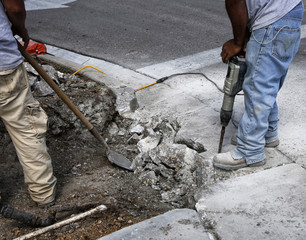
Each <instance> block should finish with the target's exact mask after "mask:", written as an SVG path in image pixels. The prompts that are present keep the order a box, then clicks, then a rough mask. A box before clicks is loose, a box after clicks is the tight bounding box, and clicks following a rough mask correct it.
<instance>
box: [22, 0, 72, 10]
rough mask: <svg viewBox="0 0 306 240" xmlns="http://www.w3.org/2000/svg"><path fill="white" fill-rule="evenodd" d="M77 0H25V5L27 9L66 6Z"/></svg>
mask: <svg viewBox="0 0 306 240" xmlns="http://www.w3.org/2000/svg"><path fill="white" fill-rule="evenodd" d="M75 1H76V0H40V1H38V0H25V2H24V3H25V7H26V10H27V11H32V10H42V9H53V8H66V7H68V6H65V4H67V3H71V2H75Z"/></svg>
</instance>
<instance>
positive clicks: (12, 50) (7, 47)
mask: <svg viewBox="0 0 306 240" xmlns="http://www.w3.org/2000/svg"><path fill="white" fill-rule="evenodd" d="M22 62H23V57H22V55H21V53H20V52H19V50H18V46H17V43H16V40H15V38H14V36H13V33H12V30H11V24H10V22H9V20H8V18H7V15H6V13H5V10H4V6H3V4H2V1H1V0H0V71H5V70H10V69H13V68H15V67H17V66H18V65H20V64H21V63H22Z"/></svg>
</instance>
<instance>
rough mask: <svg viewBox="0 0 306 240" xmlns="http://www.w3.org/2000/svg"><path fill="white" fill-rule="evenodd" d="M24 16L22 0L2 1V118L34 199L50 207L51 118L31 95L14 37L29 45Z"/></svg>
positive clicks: (52, 187)
mask: <svg viewBox="0 0 306 240" xmlns="http://www.w3.org/2000/svg"><path fill="white" fill-rule="evenodd" d="M25 17H26V12H25V8H24V1H23V0H0V117H1V119H2V121H3V123H4V125H5V127H6V129H7V131H8V132H9V134H10V136H11V138H12V141H13V143H14V146H15V149H16V152H17V155H18V158H19V161H20V163H21V165H22V167H23V172H24V177H25V182H26V183H27V185H28V189H29V193H30V196H31V198H32V199H33V200H34V201H35V202H36V203H37V204H38V205H39V206H48V205H52V204H53V203H54V200H55V185H56V178H55V177H54V176H53V169H52V165H51V158H50V156H49V154H48V152H47V147H46V143H45V134H46V130H47V121H48V118H47V115H46V113H45V112H44V110H43V109H42V108H41V107H40V105H39V102H37V101H36V100H35V99H34V98H33V96H32V94H31V91H30V88H29V83H28V78H27V73H26V71H25V68H24V66H23V58H22V56H21V54H20V52H19V51H18V47H17V43H16V41H15V38H14V37H13V32H14V34H18V35H19V36H20V37H22V39H23V41H24V42H25V47H26V46H27V45H28V42H29V36H28V33H27V30H26V28H25V25H24V23H25ZM10 24H11V26H12V30H13V32H12V30H11V26H10ZM0 184H1V183H0Z"/></svg>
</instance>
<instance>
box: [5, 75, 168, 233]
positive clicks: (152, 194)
mask: <svg viewBox="0 0 306 240" xmlns="http://www.w3.org/2000/svg"><path fill="white" fill-rule="evenodd" d="M83 80H84V81H86V79H83ZM83 80H82V81H83ZM82 91H83V93H84V91H90V95H86V94H83V93H82V92H81V91H80V93H79V94H77V93H76V92H74V99H80V100H82V98H86V97H88V96H92V97H93V98H94V96H95V95H94V94H95V91H93V90H92V89H91V90H86V89H85V90H82ZM37 99H38V100H39V101H40V102H41V105H42V106H43V108H45V110H46V111H47V113H48V115H49V117H50V114H52V109H48V108H49V107H48V106H50V104H52V103H54V102H56V101H55V100H56V97H54V96H50V97H40V98H37ZM50 102H51V103H50ZM113 117H114V118H116V116H113ZM118 118H119V117H118V116H117V120H118ZM120 120H121V121H120V123H121V124H123V125H124V124H129V123H128V120H123V119H120ZM104 128H105V126H104ZM84 129H85V127H84ZM84 129H83V130H82V131H79V130H77V129H75V128H73V127H71V126H69V127H68V128H67V129H65V130H64V131H62V132H61V133H59V134H58V135H54V134H50V133H48V135H47V145H48V148H49V153H50V155H51V157H52V160H53V166H54V173H55V176H56V177H57V179H58V184H57V198H56V203H55V204H56V206H74V205H78V206H84V205H88V204H91V206H89V207H88V208H90V207H93V206H98V205H101V204H104V205H106V206H107V208H108V209H107V210H106V211H104V212H101V213H98V214H95V215H92V216H90V217H87V218H85V219H83V220H81V221H78V222H75V223H72V224H69V225H66V226H64V227H61V228H59V229H56V230H54V231H52V232H48V233H45V234H42V235H40V236H37V237H35V239H97V238H99V237H102V236H104V235H107V234H109V233H111V232H114V231H117V230H119V229H121V228H123V227H126V226H129V225H132V224H134V223H137V222H139V221H142V220H144V219H147V218H150V217H153V216H156V215H158V214H161V213H164V212H166V211H168V210H170V209H172V208H173V207H172V206H171V205H170V204H168V203H163V202H161V196H160V193H159V191H156V190H154V189H152V188H151V187H149V186H144V185H142V184H141V183H140V181H139V179H138V178H137V176H135V175H134V173H133V172H129V171H127V170H123V169H120V168H118V167H116V166H113V165H111V164H110V163H109V162H108V160H107V159H106V158H105V155H104V150H103V148H102V146H101V144H100V143H99V142H98V141H97V140H96V139H95V138H94V137H93V136H91V135H90V134H89V133H88V132H87V130H84ZM99 131H102V129H101V128H100V129H99ZM0 136H1V138H2V139H4V140H5V142H6V143H7V144H6V146H5V148H3V149H2V150H1V149H0V150H1V151H2V152H1V151H0V153H1V154H2V156H1V158H0V183H1V185H0V191H1V196H2V200H3V201H4V202H7V203H9V204H11V205H13V206H14V207H15V208H17V209H21V210H25V211H28V212H30V213H33V214H36V215H38V216H41V217H47V216H48V215H49V214H50V212H49V211H48V210H47V209H41V208H38V207H37V206H36V204H35V203H34V202H33V201H32V200H31V198H30V197H29V194H28V192H27V186H26V185H25V184H24V180H23V173H22V169H21V166H20V164H19V162H18V158H17V156H16V154H15V150H14V148H13V145H12V143H10V140H9V138H8V135H7V133H5V132H0ZM125 141H126V139H122V141H121V142H113V143H112V142H110V143H109V144H110V147H111V148H112V149H113V150H116V151H118V152H120V153H122V154H123V155H125V156H127V157H128V158H129V159H133V157H134V156H135V155H136V154H137V150H136V147H135V146H131V145H129V146H128V147H127V148H125V149H124V148H123V147H122V146H124V145H125ZM1 147H2V146H0V148H1ZM122 151H124V152H122ZM85 210H86V207H84V208H83V209H82V210H81V212H84V211H85ZM72 214H76V212H58V213H57V215H56V217H57V221H60V220H63V219H66V218H69V217H70V216H71V215H72ZM35 230H36V229H35V228H32V227H29V226H26V225H24V224H22V223H19V222H16V221H15V220H9V219H5V218H2V217H0V239H13V238H15V237H18V236H22V235H24V234H27V233H30V232H33V231H35Z"/></svg>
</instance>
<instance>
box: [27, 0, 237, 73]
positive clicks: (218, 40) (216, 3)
mask: <svg viewBox="0 0 306 240" xmlns="http://www.w3.org/2000/svg"><path fill="white" fill-rule="evenodd" d="M31 2H32V3H33V4H34V5H37V6H42V7H43V6H44V5H45V6H47V5H48V6H49V7H50V6H51V5H52V4H50V2H53V5H52V6H53V7H60V4H58V3H59V2H62V3H63V2H64V3H67V2H70V3H67V4H66V6H68V7H65V8H54V9H44V10H30V11H28V14H27V27H28V30H29V33H30V36H31V38H32V39H34V40H37V41H41V42H44V43H47V44H50V45H53V46H58V47H61V48H64V49H68V50H71V51H74V52H77V53H81V54H85V55H89V56H92V57H97V58H100V59H104V60H107V61H110V62H113V63H116V64H119V65H121V66H124V67H127V68H131V69H138V68H141V67H145V66H148V65H152V64H156V63H160V62H164V61H169V60H172V59H177V58H180V57H184V56H188V55H191V54H195V53H198V52H203V51H205V50H210V49H214V48H217V47H220V46H221V45H222V44H223V42H224V41H225V40H227V39H228V38H230V37H231V36H232V34H231V26H230V22H229V20H228V17H227V14H226V11H225V7H224V0H167V1H165V0H86V1H82V0H77V1H69V0H66V1H59V0H42V1H40V2H39V3H38V2H37V1H34V0H28V4H29V3H31ZM35 2H36V3H35ZM47 3H48V4H47ZM55 3H56V4H55ZM26 4H27V1H26ZM38 8H40V7H38Z"/></svg>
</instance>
